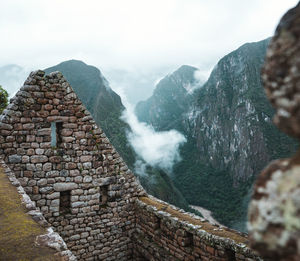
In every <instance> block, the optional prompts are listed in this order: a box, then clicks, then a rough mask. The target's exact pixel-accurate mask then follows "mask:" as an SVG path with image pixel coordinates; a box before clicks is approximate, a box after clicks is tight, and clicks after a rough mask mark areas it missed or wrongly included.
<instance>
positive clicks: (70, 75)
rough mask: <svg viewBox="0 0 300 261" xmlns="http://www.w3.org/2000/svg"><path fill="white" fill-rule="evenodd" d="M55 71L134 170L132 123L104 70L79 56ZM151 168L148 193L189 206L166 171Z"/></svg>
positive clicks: (143, 180)
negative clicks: (126, 119)
mask: <svg viewBox="0 0 300 261" xmlns="http://www.w3.org/2000/svg"><path fill="white" fill-rule="evenodd" d="M54 71H60V72H61V73H62V74H63V75H64V77H65V78H66V79H67V80H68V82H69V83H70V85H71V86H72V88H73V89H74V91H75V92H76V94H77V95H78V97H79V99H80V100H81V101H82V102H83V104H84V105H85V106H86V108H87V109H88V110H89V112H90V113H91V114H92V116H93V118H94V120H95V122H96V123H97V125H98V126H100V127H101V128H102V130H103V131H104V133H105V134H106V136H107V137H108V138H109V140H110V142H111V143H112V144H113V145H114V147H115V148H116V149H117V151H118V152H119V153H120V155H121V156H122V158H123V159H124V160H125V162H126V163H127V165H128V167H129V168H131V169H132V170H133V169H134V163H135V160H136V154H135V152H134V151H133V149H132V147H131V146H130V144H129V142H128V140H127V136H126V133H127V132H128V131H129V130H130V127H129V126H128V124H127V123H125V122H124V121H122V120H121V119H120V117H121V115H122V111H123V110H124V109H125V108H124V106H123V104H122V102H121V99H120V97H119V96H118V95H117V94H116V93H115V92H114V91H113V90H112V89H111V88H110V87H109V84H108V82H107V81H106V79H105V78H104V76H103V75H102V74H101V72H100V71H99V70H98V69H97V68H96V67H94V66H89V65H86V64H85V63H83V62H81V61H76V60H70V61H66V62H63V63H60V64H58V65H56V66H54V67H51V68H48V69H46V70H45V72H46V73H48V74H49V73H51V72H54ZM100 160H101V159H100ZM147 172H148V174H147V176H145V177H141V183H142V185H143V186H144V188H145V189H146V190H147V192H148V193H150V194H152V195H153V196H155V197H158V198H160V199H162V200H164V201H168V202H170V203H172V204H175V205H177V206H180V207H182V208H185V209H187V210H189V207H188V204H187V203H186V201H185V200H184V198H183V196H182V195H181V193H180V192H179V191H178V190H177V189H176V188H175V186H174V185H173V182H172V180H171V179H170V178H169V177H168V175H167V174H166V173H165V172H164V171H162V170H159V169H157V170H156V169H154V168H151V167H147ZM153 181H155V182H153ZM191 211H192V210H191Z"/></svg>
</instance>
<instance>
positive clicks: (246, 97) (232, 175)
mask: <svg viewBox="0 0 300 261" xmlns="http://www.w3.org/2000/svg"><path fill="white" fill-rule="evenodd" d="M268 42H269V39H266V40H263V41H260V42H256V43H247V44H245V45H243V46H241V47H240V48H238V49H237V50H235V51H233V52H232V53H230V54H228V55H226V56H225V57H223V58H222V59H221V60H220V61H219V62H218V64H217V65H216V66H215V68H214V70H213V71H212V73H211V75H210V77H209V79H208V80H207V82H206V83H205V84H204V85H203V86H199V87H198V88H197V89H196V90H195V91H194V92H193V93H192V95H183V93H184V91H183V89H184V84H183V85H182V86H181V88H180V87H177V88H176V89H178V90H179V89H180V90H181V92H179V95H178V97H179V99H178V97H176V95H175V96H174V95H173V94H172V91H170V88H165V90H164V91H162V90H160V93H161V94H162V95H163V96H164V97H158V96H157V95H153V96H152V97H151V98H149V100H147V101H145V102H143V103H141V104H139V105H138V106H137V107H136V111H137V115H138V117H139V120H141V121H145V122H147V123H149V124H151V125H152V126H154V127H155V128H156V130H162V129H164V130H165V129H168V128H169V126H171V127H172V128H176V129H178V130H180V131H182V132H183V133H184V134H185V135H186V137H187V140H188V141H187V143H186V144H184V146H183V147H182V148H181V157H182V161H181V162H179V163H177V164H176V165H175V166H174V178H173V180H174V182H175V185H176V186H177V188H178V189H179V190H180V191H181V192H182V194H183V195H184V197H185V198H186V199H187V201H188V202H189V203H190V204H193V205H200V206H202V207H205V208H208V209H210V210H212V211H213V214H214V216H215V217H216V218H217V219H218V220H219V221H220V222H221V223H223V224H225V225H228V226H230V227H233V228H236V229H239V230H242V231H245V229H246V226H245V223H246V214H247V205H248V201H249V198H250V195H251V187H252V184H253V182H254V179H255V177H256V175H257V174H258V173H259V172H260V171H261V170H262V168H263V167H264V166H266V164H267V163H268V162H270V161H271V160H272V159H276V158H283V157H287V156H288V155H290V154H291V153H292V152H294V151H295V150H296V141H295V140H292V139H290V138H289V137H287V136H285V135H284V134H282V133H280V132H279V131H278V130H277V129H276V127H274V125H273V124H272V123H271V119H272V116H273V113H274V111H273V109H272V107H271V105H270V104H269V102H268V101H267V99H266V96H265V93H264V90H263V87H262V84H261V78H260V71H261V67H262V64H263V62H264V57H265V54H266V48H267V45H268ZM179 70H180V69H179ZM169 78H170V76H167V77H166V80H165V79H163V80H162V81H161V82H165V81H167V80H168V79H169ZM193 80H194V78H193V77H190V78H189V80H188V79H186V78H184V79H182V82H183V83H186V82H188V81H190V82H193ZM178 82H180V80H179V81H178ZM157 88H158V87H157ZM160 88H162V87H161V86H160ZM155 92H156V90H155V91H154V93H155ZM164 92H165V93H164ZM182 92H183V93H182ZM166 97H167V98H166ZM173 97H174V98H173ZM170 100H172V101H170ZM144 104H155V106H156V107H155V108H153V107H151V106H149V105H148V110H149V112H146V110H145V109H143V108H145V105H144ZM171 104H176V105H175V107H176V106H177V107H180V108H181V109H180V110H176V111H175V113H174V115H176V117H177V119H176V120H175V119H174V117H170V118H169V119H168V117H166V115H169V114H172V113H171V112H173V110H174V108H173V107H170V105H171ZM183 104H184V106H181V105H183ZM183 107H184V108H183ZM152 115H155V117H154V116H152ZM174 122H180V124H174Z"/></svg>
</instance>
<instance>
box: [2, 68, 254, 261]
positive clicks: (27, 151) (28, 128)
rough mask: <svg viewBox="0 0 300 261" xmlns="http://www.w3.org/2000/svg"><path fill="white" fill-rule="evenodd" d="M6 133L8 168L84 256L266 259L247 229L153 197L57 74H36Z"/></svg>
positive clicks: (10, 110) (6, 116)
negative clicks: (252, 246) (229, 226)
mask: <svg viewBox="0 0 300 261" xmlns="http://www.w3.org/2000/svg"><path fill="white" fill-rule="evenodd" d="M0 134H1V135H0V155H2V157H3V160H4V161H5V163H6V165H7V168H10V169H11V171H12V172H13V173H14V175H15V176H16V177H17V178H18V180H19V182H20V184H21V185H22V187H23V188H24V191H25V192H26V193H27V194H28V195H29V196H30V198H31V200H32V201H33V202H34V204H35V206H36V207H37V209H38V211H40V212H41V213H42V214H43V217H44V218H45V219H46V220H47V222H48V223H50V224H51V226H52V229H53V230H54V231H55V232H57V233H59V235H60V236H61V237H62V238H63V240H64V242H65V243H66V244H67V248H68V249H69V250H70V251H72V254H73V255H75V256H76V258H77V259H78V260H220V261H221V260H247V261H250V260H260V258H259V257H258V256H257V255H256V254H255V253H254V252H253V251H252V250H251V249H249V248H248V247H247V236H246V235H241V234H240V233H238V232H236V231H229V230H226V231H223V232H224V233H223V232H221V231H222V230H224V228H219V227H217V226H213V225H211V224H210V225H209V223H208V222H207V221H205V220H202V221H201V220H200V221H201V222H202V223H201V225H199V224H198V223H197V224H198V225H194V224H193V222H194V221H195V220H196V222H198V221H199V219H201V218H199V217H196V216H195V215H192V214H188V213H185V214H184V216H182V214H183V213H184V211H183V210H180V209H177V208H175V207H173V206H170V205H168V204H167V203H165V202H161V201H159V200H157V199H155V198H153V197H147V194H146V192H145V191H144V189H143V188H142V187H140V185H139V184H138V182H137V181H136V179H135V177H134V175H133V173H132V172H131V171H130V170H129V169H128V167H127V166H126V164H125V163H124V161H123V160H122V159H121V157H120V156H119V154H118V153H117V152H116V151H115V149H114V148H113V146H112V145H111V144H110V142H109V140H108V139H107V137H106V136H105V134H104V133H103V131H102V130H101V129H100V128H99V127H98V126H97V125H96V124H95V122H94V120H93V119H92V117H91V115H90V113H89V112H88V111H87V110H86V108H85V107H84V106H83V105H82V103H81V101H80V100H79V99H78V98H77V96H76V94H75V93H74V92H73V90H72V88H71V86H70V85H69V84H68V82H67V81H66V80H65V78H64V77H63V76H62V74H61V73H59V72H55V73H51V74H50V75H45V73H44V72H43V71H36V72H33V73H31V74H30V76H29V77H28V79H27V80H26V81H25V83H24V86H23V87H22V88H21V89H20V91H19V92H18V93H17V94H16V96H15V97H14V98H13V99H11V101H10V104H9V105H8V107H7V108H6V109H5V110H4V112H3V114H2V115H1V118H0ZM145 199H147V200H145ZM157 204H159V205H160V206H161V205H163V207H157V206H156V205H157ZM169 210H171V212H170V211H169ZM178 215H179V216H178ZM186 217H187V219H186ZM225 232H226V233H225ZM72 254H69V256H72Z"/></svg>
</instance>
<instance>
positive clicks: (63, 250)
mask: <svg viewBox="0 0 300 261" xmlns="http://www.w3.org/2000/svg"><path fill="white" fill-rule="evenodd" d="M0 169H1V170H3V171H4V173H5V174H6V175H7V177H8V179H9V181H10V182H11V183H12V185H14V186H15V187H16V190H17V192H18V194H19V195H20V199H21V201H22V203H23V204H24V207H25V213H27V214H28V215H30V216H31V217H32V219H33V220H34V221H35V222H37V223H38V224H39V225H40V226H41V227H42V228H45V229H47V234H43V235H39V236H37V237H36V240H35V241H36V247H41V246H42V247H43V246H46V247H49V248H52V249H54V250H55V252H56V253H55V254H54V255H53V260H69V261H75V260H77V259H76V257H75V256H74V255H73V254H72V252H71V251H70V250H68V248H67V245H66V243H65V242H64V240H63V239H62V238H61V237H60V235H59V234H57V233H55V232H54V231H53V229H52V228H51V227H50V224H49V223H48V222H47V221H46V220H45V218H44V217H43V215H42V213H41V212H40V211H39V210H38V209H37V208H36V207H35V204H34V202H32V201H31V199H30V198H29V196H28V195H27V194H26V192H25V191H24V189H23V188H22V186H21V184H20V182H19V181H18V180H17V178H16V177H15V175H14V173H13V172H12V171H11V170H10V169H9V167H8V166H7V165H6V164H5V163H4V161H3V160H2V159H0ZM0 237H1V235H0ZM5 240H6V239H5ZM24 240H28V238H24ZM59 257H60V258H59ZM48 258H49V257H48ZM0 259H1V257H0ZM25 259H26V256H24V260H25ZM47 260H48V259H47Z"/></svg>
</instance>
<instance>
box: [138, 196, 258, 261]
mask: <svg viewBox="0 0 300 261" xmlns="http://www.w3.org/2000/svg"><path fill="white" fill-rule="evenodd" d="M145 199H146V200H145ZM157 205H159V206H157ZM170 208H171V211H169V210H167V209H170ZM174 210H175V214H176V213H177V214H179V215H181V214H183V215H184V216H182V217H181V218H178V217H176V216H175V215H173V214H170V213H172V212H174ZM186 217H187V218H188V219H191V218H192V219H194V220H196V223H199V224H200V223H201V222H202V225H193V224H192V223H191V222H189V221H185V219H186ZM201 220H202V221H201ZM203 221H204V220H203V219H202V218H200V217H197V216H195V215H192V214H188V213H185V212H184V211H182V210H180V209H178V208H176V207H173V206H170V205H168V204H167V203H164V202H162V201H160V200H157V199H155V198H153V197H150V198H141V199H139V200H137V201H136V233H135V234H134V247H135V248H134V260H136V261H142V260H151V261H154V260H204V261H205V260H216V261H221V260H222V261H225V260H239V261H242V260H243V261H246V260H247V261H251V260H261V259H260V258H259V257H258V256H257V255H255V253H254V252H253V251H252V250H251V249H249V248H248V246H247V245H246V244H247V241H248V239H247V238H246V236H245V235H243V234H240V233H238V232H236V231H233V230H229V229H226V228H222V229H220V228H219V227H218V226H215V227H214V228H211V227H212V226H213V225H211V224H209V223H207V222H203ZM207 226H208V227H210V229H212V230H213V232H210V233H209V232H207V231H206V230H205V227H207ZM218 232H219V234H222V233H225V234H226V237H228V238H226V237H222V236H218V235H217V234H218Z"/></svg>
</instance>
